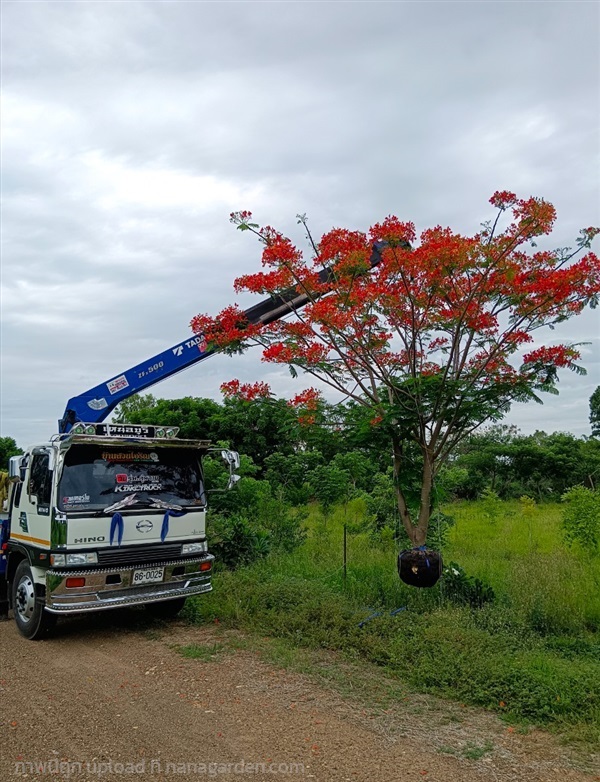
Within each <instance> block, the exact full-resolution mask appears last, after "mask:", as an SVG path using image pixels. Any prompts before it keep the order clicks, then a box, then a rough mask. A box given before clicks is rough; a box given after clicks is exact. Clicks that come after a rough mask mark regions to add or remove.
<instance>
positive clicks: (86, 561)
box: [66, 551, 98, 565]
mask: <svg viewBox="0 0 600 782" xmlns="http://www.w3.org/2000/svg"><path fill="white" fill-rule="evenodd" d="M66 564H67V565H97V564H98V554H96V552H95V551H78V552H76V553H74V554H67V563H66Z"/></svg>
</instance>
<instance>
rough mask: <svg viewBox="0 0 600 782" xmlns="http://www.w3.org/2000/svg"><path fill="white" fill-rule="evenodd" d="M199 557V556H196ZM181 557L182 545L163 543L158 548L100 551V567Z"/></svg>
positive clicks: (125, 547)
mask: <svg viewBox="0 0 600 782" xmlns="http://www.w3.org/2000/svg"><path fill="white" fill-rule="evenodd" d="M196 556H197V555H196ZM179 557H181V543H161V544H157V545H156V546H123V547H122V548H109V549H98V565H101V566H107V565H136V564H138V563H142V562H143V563H146V562H160V560H162V559H177V558H179Z"/></svg>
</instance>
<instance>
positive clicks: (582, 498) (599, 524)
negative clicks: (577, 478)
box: [562, 486, 600, 551]
mask: <svg viewBox="0 0 600 782" xmlns="http://www.w3.org/2000/svg"><path fill="white" fill-rule="evenodd" d="M562 500H563V502H564V503H565V508H564V511H563V515H562V529H563V534H564V536H565V540H566V541H567V543H568V544H569V545H573V544H574V543H579V544H580V545H581V546H583V547H584V548H586V549H592V550H595V551H597V550H598V545H599V543H600V492H597V491H591V489H586V488H585V487H584V486H574V487H573V488H572V489H569V490H568V491H566V492H565V493H564V494H563V496H562Z"/></svg>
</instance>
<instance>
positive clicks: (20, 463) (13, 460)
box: [8, 456, 27, 483]
mask: <svg viewBox="0 0 600 782" xmlns="http://www.w3.org/2000/svg"><path fill="white" fill-rule="evenodd" d="M26 470H27V457H25V456H11V457H10V459H9V460H8V477H9V479H10V480H11V481H13V482H15V483H16V482H17V481H24V480H25V471H26Z"/></svg>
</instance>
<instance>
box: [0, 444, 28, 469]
mask: <svg viewBox="0 0 600 782" xmlns="http://www.w3.org/2000/svg"><path fill="white" fill-rule="evenodd" d="M22 453H23V451H22V450H21V449H20V448H19V447H18V445H17V444H16V442H15V441H14V440H13V438H12V437H0V470H8V460H9V459H10V457H11V456H19V454H22Z"/></svg>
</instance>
